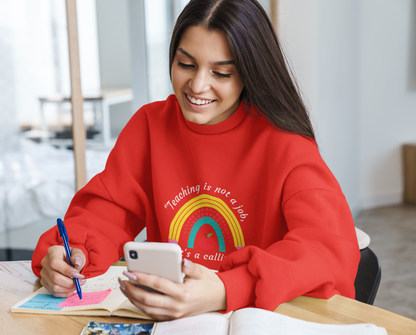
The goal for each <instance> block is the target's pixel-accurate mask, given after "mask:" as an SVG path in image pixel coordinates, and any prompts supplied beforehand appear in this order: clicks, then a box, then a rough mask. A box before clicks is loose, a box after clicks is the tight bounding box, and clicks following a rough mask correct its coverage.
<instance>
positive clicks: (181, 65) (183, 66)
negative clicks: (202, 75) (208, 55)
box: [178, 61, 194, 69]
mask: <svg viewBox="0 0 416 335" xmlns="http://www.w3.org/2000/svg"><path fill="white" fill-rule="evenodd" d="M178 66H180V67H181V68H183V69H192V68H193V67H194V66H193V65H192V64H185V63H181V62H179V61H178Z"/></svg>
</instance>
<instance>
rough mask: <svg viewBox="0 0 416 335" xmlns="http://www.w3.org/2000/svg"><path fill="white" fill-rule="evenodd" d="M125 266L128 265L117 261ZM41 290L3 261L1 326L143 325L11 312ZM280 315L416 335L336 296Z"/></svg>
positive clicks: (75, 328)
mask: <svg viewBox="0 0 416 335" xmlns="http://www.w3.org/2000/svg"><path fill="white" fill-rule="evenodd" d="M117 263H120V264H115V265H124V262H117ZM39 287H40V283H39V280H38V278H37V277H36V276H35V275H34V274H33V273H32V270H31V268H30V262H29V261H21V262H0V297H1V298H0V325H1V332H2V333H3V332H4V331H6V333H7V334H12V333H16V334H21V335H26V334H28V335H29V334H30V335H32V334H42V335H48V334H60V335H66V334H70V335H78V334H80V333H81V331H82V329H83V328H84V326H85V325H86V324H87V323H88V321H89V320H91V319H93V320H97V321H103V322H125V323H132V322H141V321H138V320H137V319H129V318H120V317H85V316H59V315H36V314H18V313H9V312H8V311H9V309H10V307H11V306H13V305H14V304H16V303H17V302H19V301H20V300H22V299H23V298H25V297H27V296H28V295H29V294H31V293H32V292H34V291H35V290H37V289H38V288H39ZM276 312H279V313H281V314H285V315H288V316H291V317H295V318H299V319H303V320H307V321H313V322H320V323H332V324H351V323H366V322H369V323H374V324H376V325H377V326H381V327H385V328H386V329H387V332H388V334H389V335H399V334H401V335H404V334H409V335H410V334H416V321H414V320H411V319H408V318H405V317H402V316H400V315H397V314H394V313H391V312H388V311H386V310H383V309H380V308H377V307H373V306H370V305H366V304H363V303H361V302H358V301H355V300H351V299H348V298H344V297H341V296H334V297H332V298H331V299H329V300H322V299H316V298H309V297H299V298H297V299H294V300H292V301H290V302H287V303H285V304H282V305H280V306H279V307H278V308H277V309H276Z"/></svg>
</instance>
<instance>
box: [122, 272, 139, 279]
mask: <svg viewBox="0 0 416 335" xmlns="http://www.w3.org/2000/svg"><path fill="white" fill-rule="evenodd" d="M123 275H125V276H126V277H127V278H130V279H132V280H137V277H136V276H135V275H134V274H132V273H130V272H128V271H123Z"/></svg>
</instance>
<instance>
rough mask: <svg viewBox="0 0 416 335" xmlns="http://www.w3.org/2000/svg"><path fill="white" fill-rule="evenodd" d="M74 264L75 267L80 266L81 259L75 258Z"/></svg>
mask: <svg viewBox="0 0 416 335" xmlns="http://www.w3.org/2000/svg"><path fill="white" fill-rule="evenodd" d="M74 263H75V265H82V258H81V257H75V259H74Z"/></svg>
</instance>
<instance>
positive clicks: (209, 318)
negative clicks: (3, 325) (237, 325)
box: [154, 313, 229, 335]
mask: <svg viewBox="0 0 416 335" xmlns="http://www.w3.org/2000/svg"><path fill="white" fill-rule="evenodd" d="M228 326H229V322H228V320H227V318H226V317H224V316H223V315H222V314H220V313H205V314H201V315H196V316H190V317H188V318H183V319H179V320H174V321H165V322H159V323H157V324H156V329H155V332H154V335H227V334H228V328H229V327H228Z"/></svg>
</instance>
